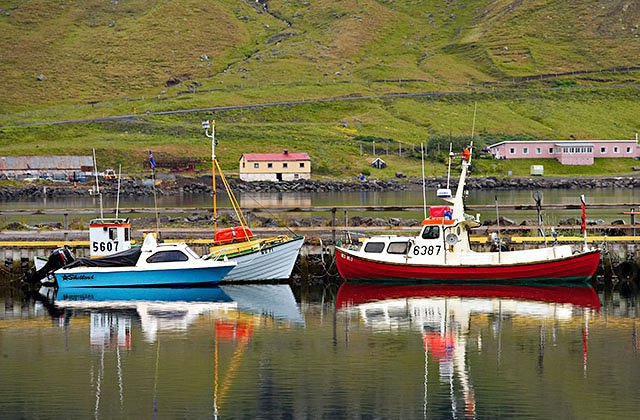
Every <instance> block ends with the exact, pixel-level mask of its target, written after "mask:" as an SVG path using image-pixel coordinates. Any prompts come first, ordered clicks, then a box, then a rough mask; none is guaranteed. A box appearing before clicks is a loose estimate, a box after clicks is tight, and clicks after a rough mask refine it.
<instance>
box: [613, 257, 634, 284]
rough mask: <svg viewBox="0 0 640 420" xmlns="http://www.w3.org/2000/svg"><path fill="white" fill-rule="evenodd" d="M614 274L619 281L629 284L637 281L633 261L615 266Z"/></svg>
mask: <svg viewBox="0 0 640 420" xmlns="http://www.w3.org/2000/svg"><path fill="white" fill-rule="evenodd" d="M615 272H616V274H617V275H618V279H620V281H624V282H627V283H630V282H636V281H637V279H638V266H637V265H636V263H635V262H633V261H623V262H621V263H620V264H618V265H616V267H615Z"/></svg>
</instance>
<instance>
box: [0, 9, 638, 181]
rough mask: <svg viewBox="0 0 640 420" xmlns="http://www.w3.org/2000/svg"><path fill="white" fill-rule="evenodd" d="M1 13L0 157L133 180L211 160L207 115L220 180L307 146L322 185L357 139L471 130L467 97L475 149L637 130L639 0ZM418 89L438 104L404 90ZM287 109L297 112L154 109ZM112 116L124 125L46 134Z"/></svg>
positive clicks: (352, 153) (400, 162)
mask: <svg viewBox="0 0 640 420" xmlns="http://www.w3.org/2000/svg"><path fill="white" fill-rule="evenodd" d="M0 9H1V10H0V40H1V41H2V43H3V53H2V54H1V55H0V72H1V74H2V75H3V77H2V78H0V89H1V91H2V92H3V94H2V95H0V151H1V153H0V154H2V155H21V154H67V153H88V152H90V150H91V148H96V149H97V154H98V159H99V160H100V162H104V164H105V165H109V166H112V165H116V164H117V163H122V164H123V165H124V166H125V169H127V170H129V171H136V170H140V169H141V167H142V162H143V161H144V159H145V156H146V150H147V148H152V149H153V150H154V152H155V153H156V155H157V157H162V156H165V157H167V158H168V157H173V156H194V157H200V158H203V159H206V156H208V154H209V144H208V141H207V139H206V138H205V137H204V136H203V133H202V130H201V129H200V121H201V119H204V118H215V119H216V120H217V121H218V128H219V131H218V134H219V138H220V141H221V144H220V149H219V152H220V158H221V161H222V165H223V167H225V168H227V169H236V168H237V160H238V158H239V156H240V154H241V153H243V152H253V151H255V152H261V151H264V152H266V151H277V150H280V149H282V148H285V147H286V148H289V149H290V150H295V151H307V152H309V153H310V155H311V156H312V158H313V168H314V174H315V175H318V176H338V177H348V176H352V175H354V174H356V173H358V172H360V171H361V170H363V169H365V168H366V167H367V163H366V160H365V158H366V157H367V156H361V155H360V146H361V144H360V142H359V141H358V140H357V139H358V138H362V137H366V136H373V137H376V138H381V139H388V140H389V144H390V145H391V146H390V147H391V149H395V150H397V149H398V148H399V147H401V146H400V145H404V147H405V148H407V147H410V146H411V145H414V146H415V145H418V144H420V143H421V142H428V141H429V140H430V139H432V138H434V137H436V136H454V137H456V136H458V137H459V136H468V135H469V134H470V133H471V127H472V124H473V109H474V104H475V103H477V104H478V114H477V118H476V125H475V134H476V135H478V136H479V138H478V139H476V142H477V143H479V144H490V143H492V142H494V141H499V140H502V139H504V138H509V136H517V137H522V136H525V137H531V138H548V139H555V138H558V139H568V138H577V139H594V138H631V137H632V136H633V135H634V133H635V132H637V131H640V121H639V120H638V118H637V116H638V115H640V106H639V105H638V97H639V89H638V87H639V85H640V83H639V81H640V72H639V71H637V70H631V71H615V72H614V71H610V69H614V68H629V67H633V68H637V67H640V61H639V60H638V57H640V28H639V24H640V3H638V2H633V1H630V0H613V1H608V2H601V1H596V0H578V1H572V2H566V1H562V0H535V1H528V2H521V1H506V0H494V1H490V0H472V1H462V0H459V1H456V0H451V1H446V2H424V1H412V0H404V1H391V0H378V1H374V0H359V1H354V0H344V1H336V0H334V1H330V0H318V1H313V2H308V1H302V0H286V1H285V0H267V1H266V2H263V4H259V3H256V2H254V1H248V0H247V1H238V0H217V1H205V0H187V1H175V0H163V1H161V0H157V1H152V0H132V1H106V0H101V1H98V0H88V1H82V2H80V1H68V2H67V1H64V2H60V1H45V0H31V1H15V0H14V1H3V2H0ZM423 93H436V94H438V93H440V95H436V96H402V94H416V95H420V94H423ZM345 98H348V99H349V100H344V99H345ZM288 101H306V102H305V103H302V104H292V105H281V106H273V107H258V108H240V109H232V110H223V111H222V110H216V111H215V112H211V111H208V112H207V111H202V112H198V111H194V112H186V113H182V114H175V115H165V114H162V113H164V112H165V111H173V110H193V109H200V108H211V107H220V106H233V105H240V106H242V105H253V104H267V103H272V102H288ZM314 101H316V102H314ZM122 115H132V117H131V118H128V119H125V120H118V121H113V122H80V123H74V124H64V125H58V124H55V125H52V124H49V123H52V122H61V121H69V120H82V119H93V118H104V117H112V116H122ZM43 123H44V125H33V124H43ZM366 153H367V152H366V150H365V154H366ZM369 153H371V152H369ZM388 160H389V163H390V168H389V169H388V170H387V171H386V172H383V173H381V174H379V175H380V176H382V177H384V176H387V175H393V173H395V171H402V172H404V173H407V174H410V175H411V174H418V172H419V161H416V157H415V156H414V157H413V158H407V157H398V156H395V157H394V156H389V157H388ZM552 166H553V165H552ZM614 166H616V167H617V166H618V165H614ZM627 167H629V168H628V169H624V168H627ZM479 170H480V172H482V171H485V172H486V173H500V172H501V171H503V170H504V168H494V167H493V166H487V167H481V168H479ZM558 170H561V169H558ZM620 170H621V171H622V172H627V171H630V165H629V164H625V165H624V166H623V167H621V168H620ZM428 171H431V172H434V173H437V174H439V173H440V172H441V168H440V165H438V164H434V165H429V169H428ZM476 173H477V172H476Z"/></svg>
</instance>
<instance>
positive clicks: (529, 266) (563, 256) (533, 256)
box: [336, 149, 600, 282]
mask: <svg viewBox="0 0 640 420" xmlns="http://www.w3.org/2000/svg"><path fill="white" fill-rule="evenodd" d="M470 164H471V151H470V150H469V149H465V151H464V152H463V153H462V170H461V174H460V180H459V182H458V188H457V190H456V194H455V196H452V195H451V192H450V190H448V189H443V190H438V194H437V195H438V197H440V198H442V199H444V200H445V201H447V202H448V203H449V205H448V206H434V207H431V208H430V217H429V218H427V219H425V220H424V221H423V222H422V228H421V230H420V232H419V234H418V235H416V236H411V237H409V236H396V235H378V236H372V237H369V238H367V239H366V240H364V242H363V243H362V244H360V245H355V246H347V247H336V265H337V268H338V272H339V273H340V275H341V276H342V277H343V278H344V279H345V280H347V281H349V280H351V281H385V282H394V281H406V280H435V281H443V280H446V281H469V280H479V281H488V280H494V281H495V280H499V281H524V280H526V281H531V280H540V281H585V280H587V279H588V278H589V277H591V276H593V275H594V274H595V272H596V269H597V268H598V265H599V264H600V251H599V250H598V249H592V248H588V247H587V246H586V241H585V245H584V246H583V247H581V249H574V248H573V247H572V246H571V245H555V244H554V245H553V246H548V247H543V248H538V249H527V250H518V251H501V250H499V251H497V252H476V251H473V250H472V249H471V246H470V242H469V232H470V230H471V229H472V228H474V227H478V226H480V223H479V220H477V218H474V217H472V216H469V215H466V214H465V213H464V203H463V193H464V188H465V181H466V177H467V174H468V172H469V166H470ZM583 217H584V214H583ZM498 249H500V247H498Z"/></svg>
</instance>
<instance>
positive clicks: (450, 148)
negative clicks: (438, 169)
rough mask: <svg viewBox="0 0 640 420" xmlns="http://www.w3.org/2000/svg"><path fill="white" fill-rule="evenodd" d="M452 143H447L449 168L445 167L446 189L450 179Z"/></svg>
mask: <svg viewBox="0 0 640 420" xmlns="http://www.w3.org/2000/svg"><path fill="white" fill-rule="evenodd" d="M452 148H453V144H452V143H449V168H448V169H447V189H449V181H450V180H451V158H452V157H453V151H452Z"/></svg>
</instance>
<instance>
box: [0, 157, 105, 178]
mask: <svg viewBox="0 0 640 420" xmlns="http://www.w3.org/2000/svg"><path fill="white" fill-rule="evenodd" d="M91 171H93V157H91V156H0V175H1V176H4V177H7V178H10V179H23V178H38V177H41V176H42V177H44V176H47V177H54V176H58V175H59V176H62V178H63V179H67V178H70V177H72V176H74V175H76V176H77V175H80V174H84V173H85V172H91Z"/></svg>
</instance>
